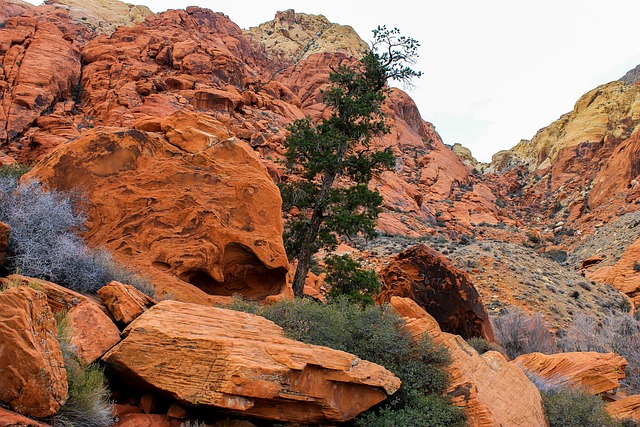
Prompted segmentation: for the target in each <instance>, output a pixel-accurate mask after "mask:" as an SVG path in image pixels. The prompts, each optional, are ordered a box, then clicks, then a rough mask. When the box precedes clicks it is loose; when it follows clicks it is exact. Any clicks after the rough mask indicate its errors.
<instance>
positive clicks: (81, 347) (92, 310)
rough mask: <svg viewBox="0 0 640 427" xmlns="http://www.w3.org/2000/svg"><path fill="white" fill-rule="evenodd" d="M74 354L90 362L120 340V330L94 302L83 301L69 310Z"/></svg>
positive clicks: (68, 318)
mask: <svg viewBox="0 0 640 427" xmlns="http://www.w3.org/2000/svg"><path fill="white" fill-rule="evenodd" d="M66 317H67V320H68V322H69V327H70V329H71V337H70V338H71V345H72V346H73V351H74V354H75V355H76V356H77V357H78V359H80V361H82V363H85V364H89V363H93V362H95V361H96V360H97V359H99V358H100V357H102V355H103V354H105V353H106V352H107V350H109V349H110V348H111V347H113V346H114V345H116V344H117V343H118V342H119V341H120V331H119V330H118V327H117V326H116V325H115V324H114V323H113V322H112V321H111V319H110V318H109V317H108V316H107V315H106V314H104V312H102V310H100V309H99V308H98V306H97V304H94V303H92V302H83V303H81V304H78V305H76V306H75V307H73V308H72V309H71V310H69V311H68V312H67V316H66Z"/></svg>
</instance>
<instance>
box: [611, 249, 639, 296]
mask: <svg viewBox="0 0 640 427" xmlns="http://www.w3.org/2000/svg"><path fill="white" fill-rule="evenodd" d="M604 283H607V284H609V285H611V286H613V287H614V288H616V289H617V290H619V291H620V292H622V293H623V294H625V295H627V296H628V297H629V298H630V299H631V301H632V302H633V304H634V306H635V307H636V308H638V307H640V240H637V241H636V242H635V243H633V244H632V245H631V246H629V247H628V248H627V250H626V251H625V253H624V255H622V257H621V258H620V259H619V260H618V262H616V264H615V265H613V266H612V267H611V268H609V269H607V272H606V275H604Z"/></svg>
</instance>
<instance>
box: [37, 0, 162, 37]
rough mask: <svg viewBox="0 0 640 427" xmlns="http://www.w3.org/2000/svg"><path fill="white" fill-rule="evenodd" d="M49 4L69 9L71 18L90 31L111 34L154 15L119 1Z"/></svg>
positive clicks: (71, 0) (64, 0) (78, 0)
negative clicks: (119, 28) (117, 29)
mask: <svg viewBox="0 0 640 427" xmlns="http://www.w3.org/2000/svg"><path fill="white" fill-rule="evenodd" d="M47 3H51V4H61V5H64V6H68V7H69V14H70V15H71V18H72V19H73V20H75V21H77V22H78V23H80V24H83V25H85V26H87V27H88V28H89V29H91V30H94V31H98V32H101V33H107V34H111V33H113V32H114V31H115V29H116V28H117V27H120V26H131V25H135V24H139V23H140V22H142V21H144V18H145V17H147V16H149V15H153V12H152V11H151V9H149V8H148V7H147V6H136V5H133V4H129V3H124V2H121V1H119V0H48V1H47Z"/></svg>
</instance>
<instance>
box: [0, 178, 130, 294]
mask: <svg viewBox="0 0 640 427" xmlns="http://www.w3.org/2000/svg"><path fill="white" fill-rule="evenodd" d="M79 202H81V198H80V197H79V196H78V195H77V194H74V193H64V192H60V191H55V190H52V191H47V190H45V189H44V188H43V186H42V185H41V184H40V183H39V182H37V181H36V180H30V181H26V182H23V183H19V180H18V174H10V173H9V174H6V175H4V176H0V221H2V222H4V223H6V224H8V225H9V226H10V227H11V234H10V235H9V249H8V257H7V261H8V266H7V267H6V268H7V270H9V271H11V270H15V271H19V272H20V274H24V275H26V276H32V277H38V278H42V279H46V280H50V281H52V282H55V283H58V284H60V285H63V286H66V287H68V288H70V289H73V290H75V291H78V292H94V291H96V290H98V289H100V288H101V287H102V286H104V285H105V284H106V283H107V282H109V281H111V280H118V281H124V282H127V283H130V284H132V285H134V286H135V285H140V284H141V283H142V282H143V280H142V279H139V278H137V277H136V276H135V275H134V274H133V273H131V272H129V271H128V270H126V269H124V268H122V267H119V266H118V265H117V264H116V263H115V262H114V261H113V259H112V257H111V255H110V254H109V253H108V252H107V251H104V250H95V249H91V248H89V247H88V246H87V245H86V244H85V243H84V241H83V240H82V239H81V238H80V237H79V235H78V234H77V233H78V232H79V231H81V230H82V229H83V227H84V223H85V220H86V216H85V215H84V213H83V212H82V210H81V209H80V205H81V203H79Z"/></svg>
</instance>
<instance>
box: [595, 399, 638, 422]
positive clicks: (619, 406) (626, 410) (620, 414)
mask: <svg viewBox="0 0 640 427" xmlns="http://www.w3.org/2000/svg"><path fill="white" fill-rule="evenodd" d="M604 409H605V410H606V411H607V412H608V413H609V415H611V416H612V417H613V418H615V419H617V420H620V421H623V420H633V421H636V422H637V421H640V395H638V394H634V395H633V396H628V397H624V398H622V399H619V400H615V401H613V402H609V403H607V404H606V405H605V407H604Z"/></svg>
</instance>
